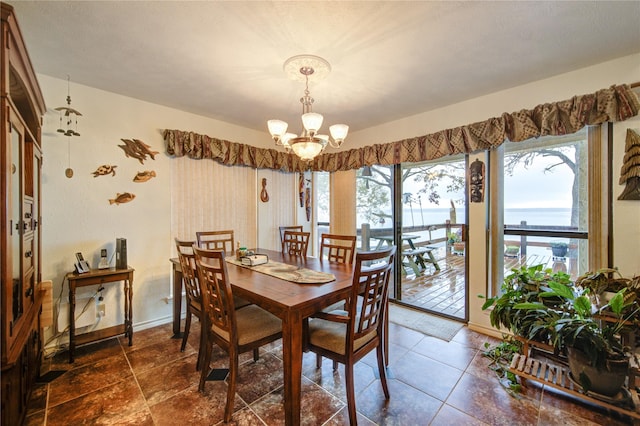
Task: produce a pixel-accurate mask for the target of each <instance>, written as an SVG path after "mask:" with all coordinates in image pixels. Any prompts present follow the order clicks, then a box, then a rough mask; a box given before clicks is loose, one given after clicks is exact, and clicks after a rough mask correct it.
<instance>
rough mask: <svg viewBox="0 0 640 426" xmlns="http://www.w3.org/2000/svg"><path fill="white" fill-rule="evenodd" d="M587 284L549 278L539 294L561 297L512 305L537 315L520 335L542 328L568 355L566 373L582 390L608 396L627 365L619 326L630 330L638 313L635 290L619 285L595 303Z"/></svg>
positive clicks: (626, 350) (531, 334) (622, 378)
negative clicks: (551, 302) (599, 303)
mask: <svg viewBox="0 0 640 426" xmlns="http://www.w3.org/2000/svg"><path fill="white" fill-rule="evenodd" d="M591 296H592V294H591V290H590V289H589V288H588V287H582V286H568V285H565V284H562V283H551V284H550V285H549V291H548V292H544V293H542V294H540V297H541V298H543V299H544V298H547V297H550V298H553V300H554V301H556V302H557V301H558V300H560V303H555V304H554V306H549V304H546V303H542V302H540V301H532V302H524V303H519V304H516V305H515V306H514V309H516V310H522V311H524V312H527V315H533V316H535V317H537V318H540V319H541V321H540V322H539V323H537V325H536V327H533V328H531V329H530V330H529V334H528V335H526V336H525V337H528V338H535V337H536V336H537V335H539V334H540V333H541V331H540V330H539V329H543V330H545V332H546V333H548V334H547V335H548V337H549V338H550V340H551V343H552V344H553V346H554V347H555V348H556V350H558V351H559V352H562V353H564V354H566V355H567V357H568V362H569V369H570V371H571V378H572V379H573V380H574V381H576V382H578V383H579V384H580V385H581V386H582V388H583V390H584V391H593V392H595V393H596V394H599V395H605V396H607V397H613V396H615V395H617V394H618V393H619V392H620V390H621V388H622V386H623V385H624V382H625V379H626V376H627V374H628V369H629V351H630V350H631V349H633V348H626V347H624V345H623V339H622V337H623V332H625V331H629V332H632V333H634V332H635V330H636V328H637V325H638V319H639V315H640V309H639V308H638V305H637V298H636V297H635V293H634V292H631V291H629V289H628V288H622V289H621V290H619V291H618V292H617V293H615V295H614V296H613V297H612V298H611V299H610V300H609V301H608V303H606V304H604V305H602V306H600V307H596V306H595V305H593V304H592V297H591Z"/></svg>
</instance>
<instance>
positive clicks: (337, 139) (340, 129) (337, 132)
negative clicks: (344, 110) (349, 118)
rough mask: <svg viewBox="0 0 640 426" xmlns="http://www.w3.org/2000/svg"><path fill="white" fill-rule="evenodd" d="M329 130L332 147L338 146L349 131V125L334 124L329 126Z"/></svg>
mask: <svg viewBox="0 0 640 426" xmlns="http://www.w3.org/2000/svg"><path fill="white" fill-rule="evenodd" d="M329 132H330V133H331V137H332V138H333V140H334V142H332V143H331V146H332V147H334V148H339V147H340V145H342V142H344V140H345V139H346V138H347V133H349V126H347V125H346V124H334V125H333V126H331V127H329Z"/></svg>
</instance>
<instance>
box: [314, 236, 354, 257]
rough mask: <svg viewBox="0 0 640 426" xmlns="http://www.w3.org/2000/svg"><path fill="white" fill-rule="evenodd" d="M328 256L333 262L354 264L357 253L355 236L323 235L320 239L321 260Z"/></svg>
mask: <svg viewBox="0 0 640 426" xmlns="http://www.w3.org/2000/svg"><path fill="white" fill-rule="evenodd" d="M325 251H326V254H327V259H328V260H329V261H331V262H339V263H348V264H352V263H353V256H354V255H355V252H356V236H355V235H338V234H322V237H321V238H320V258H321V259H322V258H323V257H324V255H325Z"/></svg>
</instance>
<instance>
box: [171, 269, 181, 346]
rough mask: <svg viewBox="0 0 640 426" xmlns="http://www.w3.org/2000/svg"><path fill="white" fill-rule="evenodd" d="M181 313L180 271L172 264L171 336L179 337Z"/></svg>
mask: <svg viewBox="0 0 640 426" xmlns="http://www.w3.org/2000/svg"><path fill="white" fill-rule="evenodd" d="M181 313H182V271H179V270H178V268H176V264H175V263H174V264H173V338H174V339H179V338H180V339H181V338H182V333H181V332H180V314H181Z"/></svg>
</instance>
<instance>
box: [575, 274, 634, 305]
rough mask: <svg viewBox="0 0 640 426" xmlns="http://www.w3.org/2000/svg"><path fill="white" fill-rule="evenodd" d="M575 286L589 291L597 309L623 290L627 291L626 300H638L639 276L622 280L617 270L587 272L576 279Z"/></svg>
mask: <svg viewBox="0 0 640 426" xmlns="http://www.w3.org/2000/svg"><path fill="white" fill-rule="evenodd" d="M576 285H578V286H580V287H582V288H585V289H589V293H590V295H591V297H592V301H593V302H594V304H595V305H596V308H598V309H600V308H602V306H603V305H604V304H606V303H608V302H609V300H611V298H612V297H613V296H614V295H615V294H616V293H617V292H619V291H620V290H622V289H625V288H626V289H628V293H627V298H629V297H634V298H635V299H638V298H640V276H637V277H634V278H624V277H623V276H622V275H621V274H620V272H619V271H618V269H617V268H602V269H598V270H597V271H596V272H587V273H586V274H584V275H581V276H580V277H578V278H577V279H576Z"/></svg>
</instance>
